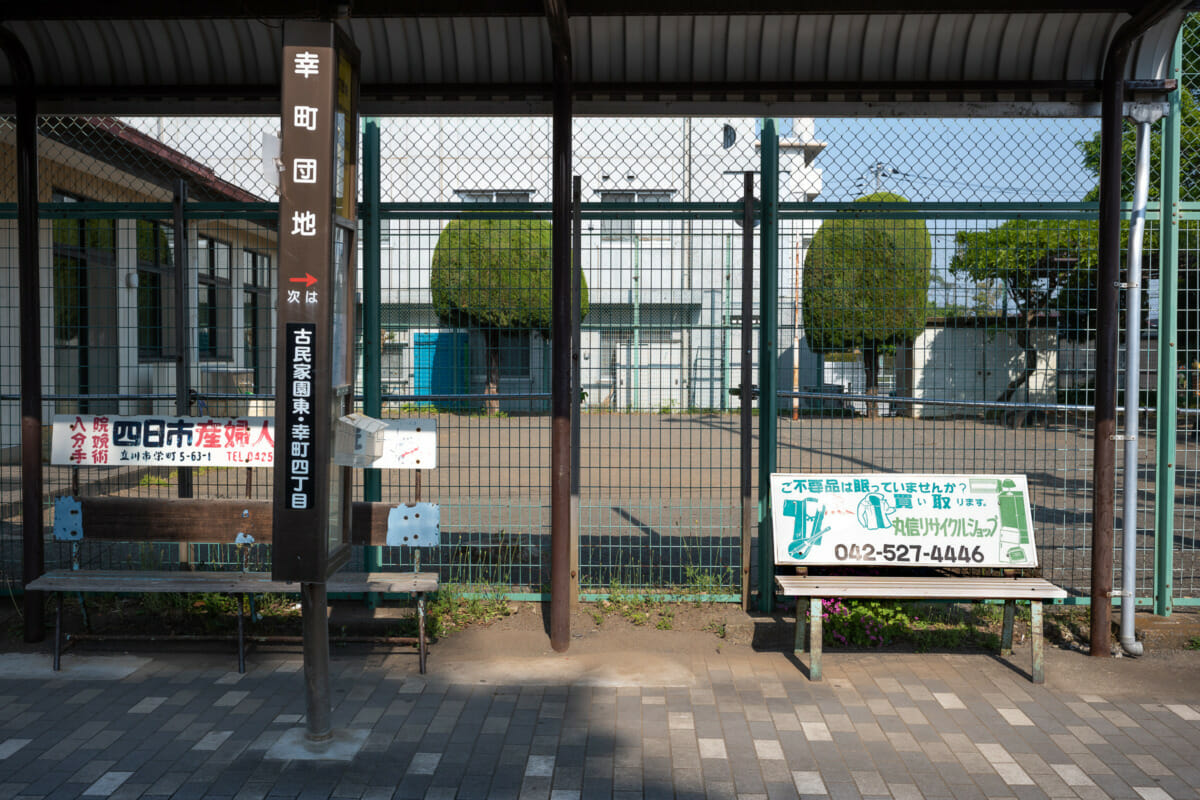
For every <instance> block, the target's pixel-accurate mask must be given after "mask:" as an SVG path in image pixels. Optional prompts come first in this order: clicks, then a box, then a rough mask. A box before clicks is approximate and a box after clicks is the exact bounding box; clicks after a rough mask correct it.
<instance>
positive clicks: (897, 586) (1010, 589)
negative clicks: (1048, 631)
mask: <svg viewBox="0 0 1200 800" xmlns="http://www.w3.org/2000/svg"><path fill="white" fill-rule="evenodd" d="M775 582H776V584H777V585H778V586H779V588H780V590H781V591H782V592H783V594H784V595H786V596H788V597H862V598H890V599H895V600H920V599H930V600H955V599H958V600H1021V599H1029V598H1037V599H1039V600H1062V599H1065V598H1066V597H1067V591H1066V590H1065V589H1062V588H1060V587H1058V586H1055V585H1054V584H1052V583H1050V582H1049V581H1047V580H1043V579H1042V578H969V577H959V576H942V577H891V576H875V575H854V576H844V577H843V576H824V575H822V576H804V575H779V576H777V577H776V578H775Z"/></svg>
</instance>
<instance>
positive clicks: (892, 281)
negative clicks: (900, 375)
mask: <svg viewBox="0 0 1200 800" xmlns="http://www.w3.org/2000/svg"><path fill="white" fill-rule="evenodd" d="M856 202H859V203H905V202H908V201H907V200H906V199H905V198H903V197H901V196H899V195H896V194H891V193H888V192H879V193H877V194H871V195H867V196H866V197H860V198H859V199H858V200H857V201H856ZM932 258H933V250H932V247H931V245H930V240H929V231H928V230H927V229H926V228H925V223H924V222H923V221H921V220H919V219H896V218H889V217H888V216H887V213H886V212H871V211H854V212H845V213H842V214H839V215H837V216H836V217H833V218H832V219H829V220H826V221H825V222H824V223H823V224H822V225H821V227H820V228H819V229H818V230H817V233H816V235H815V236H814V237H813V240H812V244H811V245H810V247H809V249H808V254H807V256H805V259H804V278H803V281H804V286H803V307H802V314H803V321H804V331H805V335H806V336H807V338H808V345H809V347H810V348H811V349H812V350H813V352H815V353H819V354H825V353H836V352H845V351H850V350H856V349H857V350H861V351H862V354H863V366H864V368H865V370H866V384H867V394H875V393H876V392H877V391H878V386H879V357H880V356H881V355H882V354H883V353H884V352H886V351H887V350H889V349H891V348H893V347H894V346H895V345H896V344H898V343H900V342H903V341H911V340H913V339H915V338H916V337H917V335H918V334H920V332H921V331H922V330H924V328H925V320H926V316H927V314H928V293H929V282H930V264H931V263H932ZM868 413H869V414H870V415H871V416H875V404H874V403H870V404H869V405H868Z"/></svg>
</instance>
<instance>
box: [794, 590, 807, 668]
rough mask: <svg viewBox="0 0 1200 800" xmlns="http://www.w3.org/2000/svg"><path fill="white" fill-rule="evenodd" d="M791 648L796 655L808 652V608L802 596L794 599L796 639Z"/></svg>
mask: <svg viewBox="0 0 1200 800" xmlns="http://www.w3.org/2000/svg"><path fill="white" fill-rule="evenodd" d="M792 650H793V652H795V654H796V655H798V656H799V655H802V654H804V653H807V652H808V609H806V608H805V607H804V598H803V597H801V598H799V599H797V600H796V641H795V643H794V644H793V645H792Z"/></svg>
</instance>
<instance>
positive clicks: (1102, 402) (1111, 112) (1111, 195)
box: [1089, 0, 1183, 657]
mask: <svg viewBox="0 0 1200 800" xmlns="http://www.w3.org/2000/svg"><path fill="white" fill-rule="evenodd" d="M1182 5H1183V3H1181V2H1179V0H1160V2H1157V3H1153V4H1152V5H1148V6H1147V7H1145V8H1143V9H1142V10H1141V11H1139V12H1138V13H1137V14H1135V15H1134V16H1133V17H1131V18H1130V19H1129V20H1127V21H1126V22H1125V24H1124V25H1122V26H1121V28H1120V29H1119V30H1118V31H1117V33H1116V35H1115V36H1114V37H1113V39H1112V41H1111V42H1110V43H1109V45H1108V51H1107V53H1106V54H1105V59H1104V70H1103V76H1102V78H1101V91H1102V99H1101V115H1100V237H1099V259H1100V268H1099V271H1098V275H1097V305H1096V311H1097V324H1096V329H1097V333H1096V423H1095V431H1094V433H1095V436H1094V445H1093V446H1094V448H1095V454H1094V456H1093V459H1092V486H1093V494H1092V575H1091V583H1092V586H1091V626H1090V637H1089V638H1090V640H1091V648H1090V653H1091V655H1092V656H1094V657H1109V656H1111V655H1112V653H1111V650H1110V648H1109V636H1110V635H1111V629H1112V580H1113V575H1112V571H1113V502H1114V491H1115V490H1114V484H1115V480H1116V454H1115V451H1114V447H1113V441H1114V440H1115V438H1116V415H1117V378H1116V366H1117V364H1116V353H1117V326H1118V324H1119V323H1118V316H1117V282H1118V281H1119V280H1120V272H1121V269H1120V267H1121V265H1120V261H1121V134H1122V118H1123V103H1124V78H1125V62H1126V60H1127V59H1128V57H1129V51H1130V49H1131V48H1132V46H1133V42H1134V40H1135V39H1137V37H1139V36H1141V35H1142V34H1143V33H1145V32H1146V30H1147V29H1148V28H1150V27H1151V26H1153V25H1154V24H1156V23H1157V22H1159V21H1160V20H1161V19H1162V18H1163V17H1165V16H1166V15H1167V14H1168V13H1170V12H1171V11H1173V10H1175V9H1176V8H1179V7H1181V6H1182Z"/></svg>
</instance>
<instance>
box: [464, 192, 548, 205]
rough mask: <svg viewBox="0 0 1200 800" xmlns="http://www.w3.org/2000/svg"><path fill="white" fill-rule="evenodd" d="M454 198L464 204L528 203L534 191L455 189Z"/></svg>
mask: <svg viewBox="0 0 1200 800" xmlns="http://www.w3.org/2000/svg"><path fill="white" fill-rule="evenodd" d="M454 196H455V197H457V198H458V199H459V200H462V201H463V202H464V203H528V202H529V201H530V199H531V198H532V197H533V190H532V189H455V190H454Z"/></svg>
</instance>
